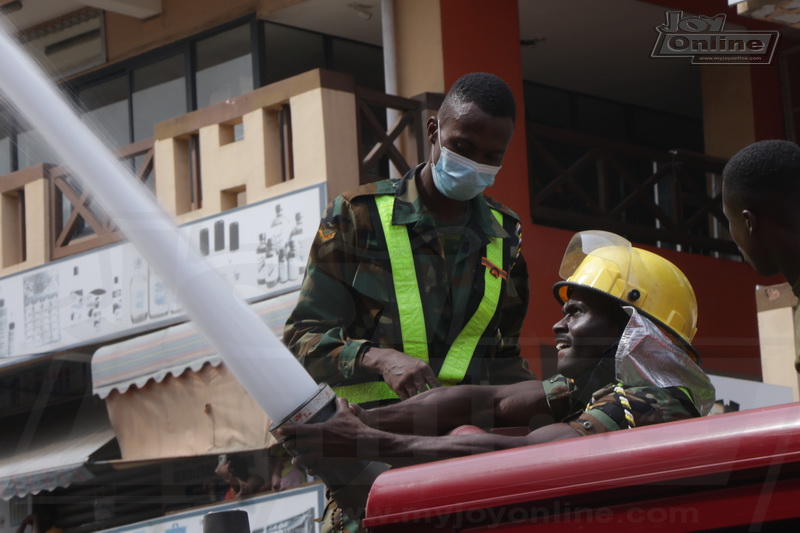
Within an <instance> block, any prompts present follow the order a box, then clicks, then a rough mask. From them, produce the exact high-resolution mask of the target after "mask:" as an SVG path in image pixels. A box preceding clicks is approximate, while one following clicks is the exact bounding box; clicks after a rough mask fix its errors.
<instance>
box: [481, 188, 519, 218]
mask: <svg viewBox="0 0 800 533" xmlns="http://www.w3.org/2000/svg"><path fill="white" fill-rule="evenodd" d="M483 198H484V200H485V201H486V205H488V206H489V207H491V208H492V209H494V210H496V211H500V212H501V213H503V214H504V215H508V216H510V217H512V218H513V219H514V220H517V221H519V216H517V214H516V213H515V212H514V210H513V209H511V208H510V207H506V206H505V205H503V204H501V203H500V202H498V201H497V200H495V199H494V198H491V197H489V196H486V195H485V194H484V195H483Z"/></svg>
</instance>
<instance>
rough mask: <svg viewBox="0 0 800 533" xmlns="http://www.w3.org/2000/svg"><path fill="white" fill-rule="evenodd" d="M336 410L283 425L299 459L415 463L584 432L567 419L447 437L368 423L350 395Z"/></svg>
mask: <svg viewBox="0 0 800 533" xmlns="http://www.w3.org/2000/svg"><path fill="white" fill-rule="evenodd" d="M337 402H338V406H337V407H338V410H337V413H336V415H335V416H334V417H333V418H331V419H330V420H328V421H327V422H323V423H320V424H305V425H300V426H292V427H286V428H283V429H281V430H280V434H281V436H282V437H285V438H286V439H288V442H287V447H288V448H289V449H290V451H291V452H292V454H293V455H295V456H296V462H297V463H299V464H301V465H303V466H305V467H307V468H311V469H313V468H314V465H315V464H317V463H318V462H319V461H320V460H322V459H329V458H334V457H358V458H360V459H365V460H377V461H384V462H387V463H391V464H393V465H396V466H401V465H411V464H418V463H425V462H429V461H436V460H439V459H446V458H451V457H461V456H465V455H473V454H476V453H484V452H489V451H495V450H505V449H510V448H517V447H520V446H527V445H530V444H539V443H542V442H550V441H555V440H561V439H567V438H572V437H577V436H579V434H578V432H576V431H575V430H574V429H572V428H571V427H570V426H569V425H567V424H550V425H547V426H544V427H542V428H539V429H537V430H534V431H532V432H530V433H529V434H528V435H526V436H524V437H510V436H505V435H493V434H471V435H449V436H442V437H432V436H418V435H401V434H396V433H389V432H386V431H381V430H378V429H375V428H371V427H368V426H366V425H365V424H363V423H362V422H361V421H360V420H359V419H358V418H357V417H356V416H355V414H354V413H353V412H352V411H351V410H350V408H349V406H348V404H347V401H346V400H343V399H339V400H337Z"/></svg>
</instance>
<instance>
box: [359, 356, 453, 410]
mask: <svg viewBox="0 0 800 533" xmlns="http://www.w3.org/2000/svg"><path fill="white" fill-rule="evenodd" d="M361 368H363V369H364V370H365V371H366V372H368V373H371V374H381V375H382V376H383V380H384V381H385V382H386V384H387V385H389V388H391V389H392V390H393V391H395V392H396V393H397V395H398V396H399V397H400V399H401V400H405V399H406V398H410V397H411V396H416V395H417V394H419V393H421V392H425V391H426V390H428V389H433V388H436V387H439V386H440V385H441V384H440V383H439V380H438V379H437V378H436V375H435V374H434V373H433V370H431V367H430V366H428V364H427V363H425V362H424V361H421V360H419V359H417V358H416V357H412V356H410V355H408V354H405V353H403V352H398V351H397V350H392V349H391V348H368V349H367V351H366V352H364V356H363V357H362V358H361Z"/></svg>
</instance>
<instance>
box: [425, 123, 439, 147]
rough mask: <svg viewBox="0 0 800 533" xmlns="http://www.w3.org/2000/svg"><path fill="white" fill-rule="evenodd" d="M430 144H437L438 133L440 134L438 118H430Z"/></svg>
mask: <svg viewBox="0 0 800 533" xmlns="http://www.w3.org/2000/svg"><path fill="white" fill-rule="evenodd" d="M427 126H428V128H427V130H428V142H429V143H431V144H436V137H437V133H438V132H439V120H438V119H437V118H436V117H429V118H428V124H427Z"/></svg>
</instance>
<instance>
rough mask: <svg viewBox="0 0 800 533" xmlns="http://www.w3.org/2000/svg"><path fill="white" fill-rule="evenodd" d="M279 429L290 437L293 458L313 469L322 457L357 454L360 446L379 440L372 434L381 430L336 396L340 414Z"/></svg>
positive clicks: (285, 437) (287, 437)
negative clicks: (315, 422) (373, 427)
mask: <svg viewBox="0 0 800 533" xmlns="http://www.w3.org/2000/svg"><path fill="white" fill-rule="evenodd" d="M277 433H278V436H279V437H280V438H281V439H286V440H285V441H284V443H283V445H284V447H285V448H286V449H287V450H288V451H289V453H291V454H292V455H293V456H294V459H293V460H292V462H293V463H294V464H296V465H301V466H303V467H304V468H305V469H306V470H308V471H309V473H311V472H312V471H313V469H314V468H315V466H316V465H317V464H318V463H319V462H320V461H322V460H325V459H331V458H341V457H348V458H351V457H357V456H358V450H359V447H362V446H371V445H373V444H372V443H373V442H374V443H375V445H376V444H377V443H376V441H374V439H371V438H370V436H371V435H372V434H374V433H377V432H376V431H375V430H373V429H371V428H369V427H367V426H365V425H364V423H363V422H361V420H359V419H358V417H357V416H356V415H355V414H354V413H353V411H352V410H351V409H350V406H349V405H348V403H347V400H346V399H344V398H337V399H336V414H335V415H334V416H333V417H332V418H331V419H330V420H326V421H325V422H321V423H319V424H300V425H297V426H285V427H282V428H280V429H279V430H278V432H277Z"/></svg>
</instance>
